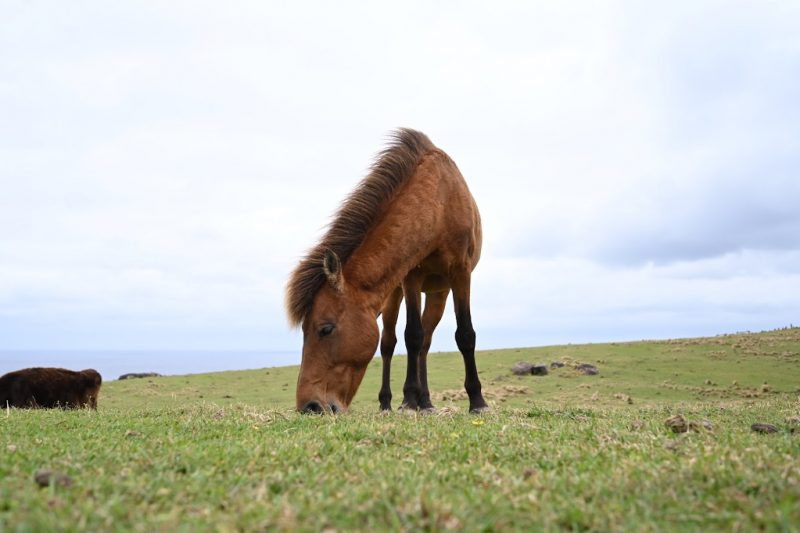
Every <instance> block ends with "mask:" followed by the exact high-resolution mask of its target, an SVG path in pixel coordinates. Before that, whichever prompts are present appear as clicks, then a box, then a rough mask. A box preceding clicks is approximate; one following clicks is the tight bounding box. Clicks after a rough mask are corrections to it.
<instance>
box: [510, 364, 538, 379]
mask: <svg viewBox="0 0 800 533" xmlns="http://www.w3.org/2000/svg"><path fill="white" fill-rule="evenodd" d="M532 368H533V363H528V362H525V361H520V362H519V363H517V364H516V365H514V366H513V367H512V368H511V372H512V373H513V374H514V375H517V376H528V375H530V373H531V369H532Z"/></svg>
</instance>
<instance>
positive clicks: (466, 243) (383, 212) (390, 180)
mask: <svg viewBox="0 0 800 533" xmlns="http://www.w3.org/2000/svg"><path fill="white" fill-rule="evenodd" d="M481 239H482V235H481V222H480V214H479V213H478V207H477V206H476V205H475V200H474V199H473V198H472V195H471V194H470V192H469V189H468V188H467V184H466V182H465V181H464V178H463V176H462V175H461V172H459V170H458V167H456V165H455V163H454V162H453V161H452V160H451V159H450V158H449V157H448V156H447V154H445V153H444V152H443V151H441V150H439V149H438V148H436V147H435V146H434V145H433V143H431V141H430V140H429V139H428V138H427V137H426V136H425V135H424V134H422V133H420V132H418V131H414V130H409V129H400V130H398V131H397V132H395V134H394V137H393V142H392V143H391V144H390V145H389V146H388V147H387V148H386V149H385V150H384V151H383V152H381V153H380V154H379V156H378V158H377V160H376V162H375V164H374V165H373V166H372V169H371V171H370V173H369V175H367V177H366V178H364V180H363V181H362V182H361V183H360V184H359V185H358V187H357V188H356V190H355V191H353V192H352V193H351V194H350V196H349V197H348V198H347V199H346V200H345V202H344V204H343V205H342V207H341V208H340V209H339V212H338V213H337V215H336V217H335V218H334V220H333V222H332V223H331V225H330V227H329V229H328V231H327V233H326V234H325V236H324V237H323V238H322V240H321V241H320V242H319V243H318V244H317V245H316V246H315V247H314V248H313V249H312V250H311V251H310V252H309V253H308V255H307V256H306V257H305V259H303V260H302V261H301V262H300V264H299V265H298V266H297V268H295V270H294V272H293V273H292V276H291V278H290V280H289V284H288V286H287V291H286V307H287V312H288V315H289V320H290V322H291V324H292V325H293V326H302V329H303V357H302V361H301V365H300V375H299V376H298V379H297V394H296V400H297V409H298V410H300V411H302V412H310V413H322V412H327V411H331V412H334V413H336V412H339V411H343V410H346V409H347V407H348V406H349V405H350V402H351V401H352V400H353V396H355V393H356V391H357V390H358V386H359V385H360V384H361V380H362V379H363V377H364V373H365V372H366V369H367V366H368V365H369V362H370V360H371V359H372V357H373V355H374V354H375V349H376V348H377V346H378V341H379V332H378V325H377V322H376V318H377V317H378V316H379V315H380V314H381V312H382V311H383V312H384V324H392V328H391V330H392V335H388V333H387V334H386V335H385V336H384V340H383V342H382V343H381V344H382V348H381V352H382V356H383V361H384V387H382V389H381V407H382V408H384V409H386V408H389V402H390V400H391V392H390V391H389V389H388V372H389V368H390V366H389V364H388V363H389V359H390V357H391V355H389V356H388V357H386V356H385V355H384V354H386V353H390V352H391V350H389V346H391V348H392V349H393V348H394V343H395V340H396V339H394V326H393V323H394V321H396V315H397V314H398V313H399V306H400V301H401V300H402V299H403V298H405V301H406V315H407V316H406V330H405V343H406V349H407V351H408V368H407V373H406V381H405V384H404V385H403V406H405V407H407V408H410V409H419V408H426V407H430V395H429V393H428V392H427V375H426V363H425V358H424V357H422V359H420V358H421V354H422V353H423V348H424V347H425V343H426V339H427V343H428V346H429V343H430V337H429V336H428V335H426V331H428V328H429V331H430V333H431V334H432V333H433V329H434V328H435V326H436V324H438V322H439V319H440V318H441V316H442V313H443V311H444V306H445V302H446V299H447V294H448V292H449V291H450V290H452V292H453V303H454V307H455V314H456V324H457V327H456V344H457V345H458V349H459V350H460V351H461V354H462V355H463V358H464V367H465V371H466V378H465V381H464V387H465V389H466V391H467V395H468V396H469V409H470V411H471V412H477V411H483V410H485V409H487V404H486V402H485V401H484V399H483V395H482V394H481V383H480V380H479V379H478V369H477V367H476V365H475V330H474V329H473V327H472V317H471V313H470V279H471V275H472V270H473V269H474V268H475V265H476V264H477V263H478V260H479V259H480V254H481ZM398 287H401V288H402V290H401V289H398ZM422 292H425V293H426V304H425V307H426V315H427V321H428V328H426V327H425V326H426V325H425V324H424V323H423V317H422V315H421V313H420V307H421V293H422ZM392 314H393V316H392ZM387 318H388V319H389V321H388V322H387ZM424 352H425V353H426V354H427V349H425V350H424ZM423 383H424V390H423Z"/></svg>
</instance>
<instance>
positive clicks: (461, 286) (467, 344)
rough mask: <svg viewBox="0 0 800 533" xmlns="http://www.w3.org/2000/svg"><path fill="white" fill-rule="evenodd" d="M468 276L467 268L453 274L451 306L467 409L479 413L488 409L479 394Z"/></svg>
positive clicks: (479, 387) (479, 383)
mask: <svg viewBox="0 0 800 533" xmlns="http://www.w3.org/2000/svg"><path fill="white" fill-rule="evenodd" d="M470 277H471V276H470V272H469V271H468V270H465V271H463V272H459V273H457V274H456V275H455V276H453V278H452V287H453V307H455V312H456V344H457V345H458V349H459V351H460V352H461V355H462V356H463V357H464V371H465V372H464V373H465V378H464V388H465V389H466V391H467V396H469V411H470V413H479V412H481V411H486V410H488V409H489V406H488V405H487V404H486V401H485V400H484V399H483V394H481V381H480V379H479V378H478V367H477V365H476V364H475V329H474V328H473V327H472V314H471V313H470V306H469V296H470Z"/></svg>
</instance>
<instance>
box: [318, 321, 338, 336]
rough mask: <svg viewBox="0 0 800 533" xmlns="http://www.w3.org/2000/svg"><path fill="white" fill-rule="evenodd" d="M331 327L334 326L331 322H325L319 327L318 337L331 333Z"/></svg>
mask: <svg viewBox="0 0 800 533" xmlns="http://www.w3.org/2000/svg"><path fill="white" fill-rule="evenodd" d="M333 328H334V325H333V324H325V325H324V326H322V327H321V328H319V336H320V337H327V336H328V335H330V334H331V333H333Z"/></svg>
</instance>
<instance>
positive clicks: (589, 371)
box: [575, 363, 600, 376]
mask: <svg viewBox="0 0 800 533" xmlns="http://www.w3.org/2000/svg"><path fill="white" fill-rule="evenodd" d="M575 368H576V369H577V370H578V371H580V372H583V373H584V374H586V375H587V376H596V375H597V374H599V373H600V371H599V370H598V369H597V367H596V366H594V365H591V364H589V363H580V364H579V365H578V366H576V367H575Z"/></svg>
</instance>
